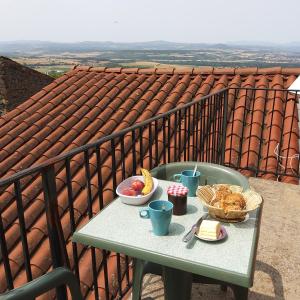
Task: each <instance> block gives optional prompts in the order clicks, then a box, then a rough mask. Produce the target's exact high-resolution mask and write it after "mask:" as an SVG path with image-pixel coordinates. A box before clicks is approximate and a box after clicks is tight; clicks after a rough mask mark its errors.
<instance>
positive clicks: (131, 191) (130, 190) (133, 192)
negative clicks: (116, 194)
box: [121, 187, 138, 196]
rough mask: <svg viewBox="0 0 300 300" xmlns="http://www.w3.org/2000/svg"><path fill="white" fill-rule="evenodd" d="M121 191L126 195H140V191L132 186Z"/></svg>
mask: <svg viewBox="0 0 300 300" xmlns="http://www.w3.org/2000/svg"><path fill="white" fill-rule="evenodd" d="M121 193H122V194H123V195H125V196H137V195H138V192H137V191H136V190H135V189H133V188H131V187H129V188H124V189H123V190H121Z"/></svg>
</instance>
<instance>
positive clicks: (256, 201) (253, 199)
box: [197, 184, 262, 222]
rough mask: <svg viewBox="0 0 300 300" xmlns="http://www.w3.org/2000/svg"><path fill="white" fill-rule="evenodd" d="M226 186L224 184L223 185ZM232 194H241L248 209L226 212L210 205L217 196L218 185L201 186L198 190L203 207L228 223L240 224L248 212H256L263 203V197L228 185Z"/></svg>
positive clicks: (251, 191) (214, 216) (216, 217)
mask: <svg viewBox="0 0 300 300" xmlns="http://www.w3.org/2000/svg"><path fill="white" fill-rule="evenodd" d="M222 185H223V186H224V184H222ZM226 186H228V187H229V188H230V190H231V191H232V192H238V193H239V192H240V193H241V194H242V195H243V197H244V199H245V201H246V209H244V210H229V211H227V212H225V211H224V210H223V209H222V208H218V207H215V206H212V205H210V203H211V201H212V200H213V198H214V195H215V188H216V187H218V185H212V186H210V185H206V186H199V187H198V189H197V196H198V198H199V199H200V200H201V201H202V203H203V205H204V206H206V207H207V209H208V212H209V214H210V215H211V216H212V217H213V218H215V219H220V220H222V221H227V222H239V221H242V220H244V219H245V216H246V215H247V213H248V212H250V211H253V210H255V209H256V208H258V207H259V206H260V204H261V203H262V197H261V196H260V195H259V194H258V193H256V192H255V191H253V190H250V189H249V190H247V191H245V192H243V188H242V187H240V186H236V185H226Z"/></svg>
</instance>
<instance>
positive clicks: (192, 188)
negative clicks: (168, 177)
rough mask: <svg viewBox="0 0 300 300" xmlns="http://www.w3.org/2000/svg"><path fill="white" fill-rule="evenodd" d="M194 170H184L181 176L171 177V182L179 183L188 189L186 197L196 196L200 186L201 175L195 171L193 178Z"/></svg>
mask: <svg viewBox="0 0 300 300" xmlns="http://www.w3.org/2000/svg"><path fill="white" fill-rule="evenodd" d="M193 173H194V170H184V171H182V172H181V174H175V175H173V180H174V181H176V182H181V183H182V184H183V185H184V186H186V187H187V188H188V189H189V192H188V196H190V197H194V196H196V191H197V188H198V186H199V184H200V176H201V173H200V172H199V171H196V173H195V176H193Z"/></svg>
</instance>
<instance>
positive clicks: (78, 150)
mask: <svg viewBox="0 0 300 300" xmlns="http://www.w3.org/2000/svg"><path fill="white" fill-rule="evenodd" d="M227 90H228V87H226V88H224V89H221V90H219V91H217V92H215V93H212V94H209V95H206V96H204V97H202V98H201V99H199V100H194V101H192V102H189V103H187V104H184V105H182V106H179V107H175V108H173V109H171V110H169V111H167V112H165V113H162V114H158V115H156V116H154V117H152V118H149V119H147V120H145V121H143V122H140V123H137V124H135V125H133V126H130V127H128V128H126V129H123V130H120V131H118V132H114V133H112V134H110V135H107V136H104V137H102V138H100V139H98V140H96V141H95V142H92V143H88V144H86V145H83V146H80V147H77V148H75V149H72V150H70V151H69V152H66V153H62V154H59V155H57V156H55V157H53V158H50V159H47V160H46V161H44V162H42V163H40V164H37V165H33V166H30V167H28V168H26V169H24V170H22V171H19V172H17V173H15V174H13V175H11V176H9V177H6V178H2V179H0V187H2V186H6V185H8V184H10V183H12V182H15V181H17V180H20V179H21V178H23V177H25V176H27V175H30V174H33V173H37V172H39V171H40V170H42V169H44V168H47V167H48V166H50V165H53V164H55V163H58V162H60V161H62V160H66V159H70V158H72V157H73V156H74V155H76V154H79V153H82V152H84V151H87V150H89V149H91V148H96V147H98V146H100V145H101V144H103V143H105V142H107V141H109V140H112V139H114V138H117V137H119V136H122V135H125V134H126V133H128V132H130V131H133V130H135V129H138V128H140V127H143V126H146V125H148V124H149V123H152V122H154V121H156V120H159V119H162V118H165V117H168V116H170V115H171V114H173V113H176V112H177V111H180V110H183V109H185V108H188V107H191V106H192V105H194V104H196V103H199V102H201V101H204V100H206V99H208V98H210V97H213V96H215V95H219V94H221V93H223V92H225V91H227Z"/></svg>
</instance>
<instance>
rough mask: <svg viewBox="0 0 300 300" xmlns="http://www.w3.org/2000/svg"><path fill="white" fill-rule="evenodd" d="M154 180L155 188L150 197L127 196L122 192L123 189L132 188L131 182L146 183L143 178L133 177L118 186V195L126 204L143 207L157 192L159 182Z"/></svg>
mask: <svg viewBox="0 0 300 300" xmlns="http://www.w3.org/2000/svg"><path fill="white" fill-rule="evenodd" d="M152 179H153V188H152V191H151V192H150V193H149V194H148V195H145V196H143V195H140V196H126V195H123V194H122V193H121V192H120V191H121V190H122V189H124V188H128V187H130V185H131V182H133V181H134V180H141V181H143V182H144V177H143V176H132V177H129V178H127V179H125V180H124V181H122V182H121V183H120V184H119V185H118V186H117V190H116V193H117V195H118V196H119V197H120V199H121V201H122V202H123V203H125V204H130V205H143V204H145V203H146V202H148V201H149V199H150V198H151V196H152V195H153V194H154V192H155V191H156V189H157V187H158V180H157V179H156V178H154V177H152Z"/></svg>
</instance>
